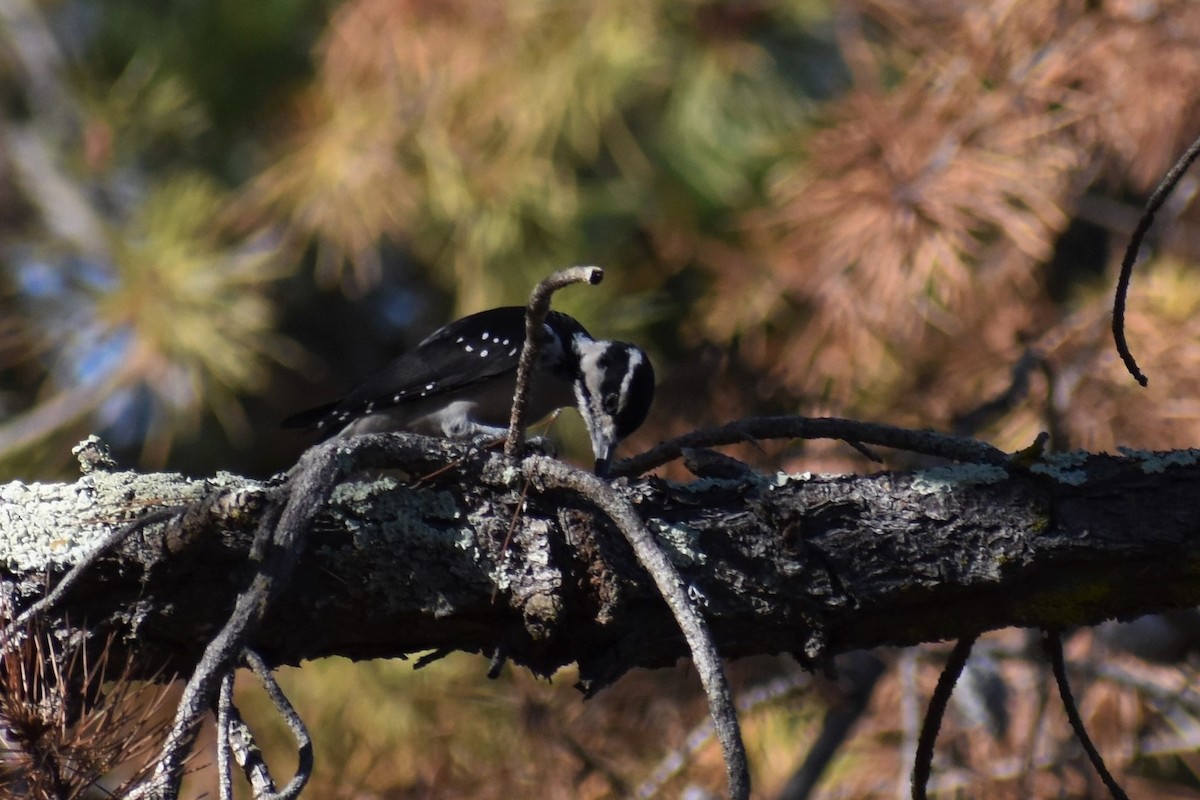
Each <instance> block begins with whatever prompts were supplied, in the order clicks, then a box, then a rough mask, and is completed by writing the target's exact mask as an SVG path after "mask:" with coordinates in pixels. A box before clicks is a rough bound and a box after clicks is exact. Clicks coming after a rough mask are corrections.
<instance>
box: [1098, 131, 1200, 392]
mask: <svg viewBox="0 0 1200 800" xmlns="http://www.w3.org/2000/svg"><path fill="white" fill-rule="evenodd" d="M1198 156H1200V138H1197V139H1196V141H1194V142H1192V144H1191V146H1190V147H1188V149H1187V150H1186V151H1185V152H1184V154H1183V155H1182V156H1180V157H1179V160H1178V161H1176V162H1175V165H1174V166H1172V167H1171V170H1170V172H1168V173H1167V175H1166V177H1165V178H1163V179H1162V183H1160V184H1159V185H1158V188H1156V189H1155V190H1154V194H1152V195H1150V200H1149V201H1148V202H1147V203H1146V210H1145V211H1143V212H1142V216H1141V217H1140V218H1139V219H1138V224H1137V227H1136V228H1134V231H1133V235H1132V236H1130V237H1129V245H1128V246H1127V247H1126V248H1125V257H1124V258H1122V259H1121V274H1120V276H1119V277H1118V278H1117V292H1116V296H1115V297H1114V298H1113V319H1112V332H1113V342H1114V343H1115V344H1116V346H1117V353H1119V354H1120V356H1121V360H1122V361H1123V362H1125V368H1126V369H1127V370H1129V374H1130V375H1132V376H1133V377H1134V379H1135V380H1137V382H1138V383H1140V384H1141V385H1142V386H1146V385H1147V384H1148V383H1149V382H1150V379H1149V378H1147V377H1146V376H1145V374H1143V373H1142V370H1141V369H1140V368H1139V367H1138V364H1137V360H1136V359H1134V357H1133V353H1132V352H1130V350H1129V343H1128V342H1127V341H1126V340H1125V301H1126V298H1127V296H1128V295H1129V281H1130V278H1131V277H1132V276H1133V265H1134V264H1135V263H1136V262H1137V256H1138V251H1139V250H1140V249H1141V247H1142V239H1144V238H1145V237H1146V234H1147V233H1148V232H1149V231H1150V226H1152V225H1153V224H1154V215H1155V214H1157V213H1158V210H1159V209H1160V208H1162V204H1163V203H1165V202H1166V201H1167V198H1168V197H1169V196H1170V195H1171V192H1173V191H1174V190H1175V187H1176V185H1178V183H1179V180H1180V178H1182V177H1183V174H1184V173H1185V172H1187V170H1188V167H1190V166H1191V165H1192V162H1193V161H1195V160H1196V158H1197V157H1198Z"/></svg>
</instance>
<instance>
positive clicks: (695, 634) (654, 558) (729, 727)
mask: <svg viewBox="0 0 1200 800" xmlns="http://www.w3.org/2000/svg"><path fill="white" fill-rule="evenodd" d="M522 466H523V469H524V472H525V475H526V477H527V478H528V479H529V480H531V481H532V482H533V483H534V484H535V485H536V486H540V487H551V488H555V487H557V488H564V489H570V490H572V491H575V492H578V493H579V494H580V495H582V496H583V497H586V498H587V499H588V500H589V501H590V502H592V503H595V504H596V506H598V507H599V508H600V509H601V510H602V511H604V513H605V514H607V515H608V516H609V518H610V519H612V521H613V523H614V524H615V525H616V526H617V528H618V529H619V530H620V531H621V534H622V535H623V536H624V537H625V539H626V541H628V542H629V545H630V547H632V548H633V552H634V554H635V555H636V556H637V559H638V562H639V563H640V564H641V565H642V566H643V567H645V569H646V571H647V572H649V573H650V577H651V578H652V579H653V580H654V583H655V585H656V586H657V587H658V591H659V593H660V594H661V595H662V597H663V599H664V600H666V601H667V606H668V607H670V609H671V613H672V614H673V615H674V616H675V620H676V622H678V623H679V627H680V630H682V631H683V635H684V638H685V639H687V643H688V646H689V648H690V649H691V652H692V662H693V663H694V664H695V666H696V672H697V673H698V674H699V676H700V682H701V683H702V684H703V686H704V692H705V694H706V695H707V697H708V710H709V713H710V714H711V715H712V718H713V725H714V726H715V727H716V731H717V739H718V740H719V741H720V742H721V749H722V750H723V751H724V754H725V768H726V771H727V772H728V775H729V797H730V799H731V800H746V798H748V797H749V796H750V767H749V763H748V761H747V758H746V747H745V745H744V744H743V743H742V735H741V730H740V728H739V725H738V718H737V711H736V710H735V709H734V707H733V697H732V694H731V692H730V690H729V682H728V680H727V679H726V677H725V670H724V668H723V667H722V665H721V657H720V654H719V653H718V652H717V647H716V644H715V643H714V641H713V638H712V633H711V632H710V631H709V629H708V623H707V622H706V621H705V619H704V616H703V615H702V614H701V613H700V611H699V609H698V608H697V607H696V604H695V602H694V601H693V600H692V599H691V598H690V597H689V596H688V592H687V589H686V588H685V587H684V583H683V579H682V578H681V577H680V575H679V572H678V570H676V569H675V565H674V564H672V563H671V560H670V558H668V557H667V554H666V552H665V551H663V549H662V547H661V546H660V545H659V544H658V542H657V540H655V538H654V536H653V535H652V534H651V533H650V531H649V530H648V529H647V528H646V526H645V524H643V522H642V520H641V518H640V517H639V516H638V514H637V512H636V511H635V510H634V509H633V506H631V505H630V504H629V502H628V501H627V500H624V499H623V498H621V497H620V496H619V495H618V494H617V493H616V492H615V491H613V489H612V487H611V486H609V485H608V484H607V483H605V482H604V481H603V480H601V479H600V478H597V477H596V476H595V475H592V474H590V473H587V472H583V471H582V470H578V469H575V468H573V467H570V466H568V465H566V464H564V463H562V462H561V461H555V460H554V459H551V458H546V457H544V456H530V457H529V458H527V459H525V460H524V461H523V462H522Z"/></svg>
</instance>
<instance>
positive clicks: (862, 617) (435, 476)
mask: <svg viewBox="0 0 1200 800" xmlns="http://www.w3.org/2000/svg"><path fill="white" fill-rule="evenodd" d="M1198 462H1200V452H1198V451H1177V452H1173V453H1168V454H1152V453H1133V452H1128V453H1126V454H1125V455H1123V456H1120V457H1116V456H1103V455H1087V454H1066V455H1051V456H1043V457H1041V458H1040V459H1038V460H1037V461H1036V462H1035V463H1033V464H1032V465H1031V466H1024V465H1013V466H1009V467H1000V466H995V465H961V466H956V467H940V468H936V469H930V470H924V471H919V472H907V473H880V474H876V475H869V476H855V475H850V476H813V475H790V476H789V475H765V476H763V475H750V474H747V475H745V476H742V477H734V478H725V479H719V480H714V479H700V480H696V481H693V482H690V483H685V484H680V483H673V482H668V481H664V480H660V479H657V478H643V479H638V480H634V481H630V482H627V483H625V482H622V483H620V484H619V485H618V490H619V492H620V494H621V495H622V496H624V497H625V498H627V499H628V500H629V501H630V502H632V504H633V505H634V507H635V508H636V509H637V510H638V512H639V513H640V514H641V515H642V517H643V518H644V519H646V520H647V522H648V525H649V526H650V528H651V530H652V531H654V532H655V533H656V535H657V536H658V538H659V540H660V541H661V542H662V543H663V545H664V546H665V547H666V548H667V549H668V551H669V552H670V554H671V557H672V559H673V561H674V562H675V564H676V566H677V567H678V569H679V571H680V572H681V574H682V576H683V578H684V580H685V581H686V582H687V584H688V588H689V592H690V593H692V595H693V596H694V597H696V598H698V599H700V601H701V605H702V606H703V608H704V609H705V612H706V614H707V616H708V619H709V621H710V623H711V625H712V627H713V630H714V633H715V635H716V637H717V641H718V644H719V646H720V649H721V652H722V654H723V655H724V656H725V657H729V658H732V657H737V656H742V655H748V654H752V653H776V652H791V653H794V654H796V655H797V656H798V657H800V658H801V659H803V660H807V661H813V662H820V661H822V660H823V659H825V658H828V657H830V656H832V655H834V654H837V653H840V652H844V651H848V650H854V649H860V648H868V647H873V646H876V645H881V644H894V645H909V644H915V643H918V642H924V641H933V640H939V639H947V638H955V637H958V636H961V635H964V634H969V633H972V632H977V631H981V630H987V629H991V628H996V627H1002V626H1008V625H1022V626H1044V627H1052V628H1062V627H1065V626H1071V625H1080V624H1090V623H1095V622H1098V621H1100V620H1102V619H1105V618H1109V617H1129V616H1133V615H1137V614H1142V613H1148V612H1152V611H1159V610H1162V609H1165V608H1172V607H1182V606H1189V605H1197V604H1200V579H1198V578H1200V530H1198V529H1200V513H1198V512H1200V463H1198ZM520 475H521V472H520V471H519V470H518V469H517V468H516V467H515V466H514V465H513V464H512V463H511V462H508V461H506V460H505V459H504V458H503V457H502V456H501V455H499V454H493V453H479V452H473V451H471V450H470V449H469V448H464V447H462V446H459V445H456V444H453V443H450V442H446V441H440V440H428V445H427V447H425V449H424V454H423V456H422V457H421V458H420V459H417V460H414V462H413V463H409V464H395V465H391V468H389V469H386V470H377V471H374V472H372V473H371V474H363V475H360V476H358V477H355V478H353V479H351V480H347V481H345V482H343V483H342V484H341V485H340V486H339V487H338V488H337V490H336V491H335V492H334V494H333V497H332V499H331V501H330V502H329V503H328V506H327V508H326V510H325V512H324V513H323V514H322V516H321V518H320V521H319V523H318V525H317V527H316V529H315V530H313V531H312V532H311V533H310V536H309V540H308V543H307V548H306V550H305V553H304V555H303V558H302V559H301V561H300V563H299V564H298V566H297V569H296V572H295V573H294V576H293V578H292V581H291V583H290V585H289V586H288V588H287V589H286V591H285V592H284V594H283V595H282V596H281V597H280V598H279V601H278V602H276V603H274V604H273V607H272V608H270V609H268V611H267V616H266V618H265V619H264V621H263V624H262V626H261V627H260V628H259V629H258V631H257V633H256V634H255V635H254V638H253V643H252V644H253V647H254V649H255V650H256V651H257V652H259V653H261V654H262V655H263V657H264V658H265V660H266V661H267V663H268V664H271V665H278V664H284V663H297V662H299V661H301V660H303V659H309V658H317V657H320V656H325V655H333V654H339V655H344V656H348V657H351V658H369V657H394V656H401V655H405V654H409V653H416V652H422V651H429V650H465V651H478V652H489V653H490V652H492V651H494V650H495V649H496V648H500V649H501V650H502V651H503V652H504V653H505V654H506V655H507V656H508V657H509V658H510V659H512V660H513V661H515V662H518V663H521V664H524V665H527V666H528V667H530V668H531V669H533V670H535V671H537V672H539V673H543V674H545V673H550V672H553V671H554V670H555V669H557V668H558V667H560V666H562V665H564V664H567V663H570V662H577V663H578V664H579V669H580V675H581V678H582V682H583V687H584V688H585V689H586V690H589V691H592V690H595V689H597V688H599V687H600V686H603V685H605V684H606V683H609V682H611V681H613V680H615V679H616V678H618V677H619V676H620V675H621V674H623V673H624V672H625V671H627V670H629V669H630V668H632V667H635V666H647V667H653V666H661V665H666V664H670V663H672V662H673V661H675V660H676V659H678V658H679V657H681V656H684V655H686V653H687V646H686V643H685V642H684V639H683V636H682V635H681V634H680V632H679V629H678V626H677V625H676V623H675V621H674V620H673V619H672V617H671V614H670V613H669V611H668V610H667V608H666V607H665V605H664V604H663V601H662V599H661V597H660V596H659V594H658V592H657V591H656V589H655V587H654V585H653V583H652V582H651V581H650V579H649V577H648V576H647V575H646V574H645V573H644V572H643V571H642V570H641V568H640V567H638V566H637V564H636V561H635V559H634V557H633V554H632V552H631V551H630V549H629V547H628V545H627V544H626V543H625V542H624V540H623V539H622V537H621V536H620V535H619V534H618V533H617V531H616V530H615V529H614V527H613V525H612V523H611V522H610V521H609V520H608V519H607V518H606V517H605V516H604V515H603V513H601V512H600V511H598V510H597V509H596V508H595V507H594V506H593V505H592V504H591V503H589V501H588V498H586V497H582V496H580V495H578V494H577V493H575V492H571V491H565V490H561V489H547V490H539V489H538V488H537V487H534V486H529V485H527V484H526V483H525V482H524V481H523V480H522V479H521V477H520ZM202 500H207V501H208V508H209V509H210V510H211V509H216V511H215V512H212V513H210V514H208V515H193V516H192V518H189V517H186V516H184V517H177V518H176V519H175V520H173V521H171V522H166V523H159V524H155V525H151V526H147V527H146V528H145V529H144V530H142V531H139V532H138V533H137V534H135V535H134V536H133V537H131V539H130V540H129V541H127V542H125V543H123V544H122V545H120V546H119V547H117V548H116V549H114V550H113V552H112V553H111V554H110V555H108V556H107V557H105V558H104V559H102V560H101V561H100V562H99V563H98V564H97V565H96V566H95V568H94V569H92V570H91V571H90V572H89V573H88V574H87V575H86V577H85V578H84V579H83V580H82V581H81V582H80V583H79V584H78V585H76V586H74V587H73V588H72V589H71V591H70V592H69V593H68V594H67V595H66V597H65V598H64V599H63V601H62V603H61V604H60V605H59V606H58V607H56V608H55V609H54V610H53V612H52V613H51V615H50V617H49V619H48V622H49V624H52V625H59V624H62V621H63V620H70V622H71V624H72V625H75V626H78V625H81V624H87V625H89V626H103V627H115V628H116V629H117V630H119V631H120V632H122V633H123V634H124V635H125V641H126V642H127V643H128V644H129V647H130V650H131V651H133V652H135V653H136V654H137V656H138V657H139V660H140V661H142V662H143V663H144V664H145V665H146V669H147V670H148V671H149V670H153V669H156V668H159V667H164V666H165V668H166V669H167V671H168V672H178V673H181V674H187V673H189V672H190V671H191V670H192V669H193V667H194V666H195V661H196V659H197V658H198V657H199V655H200V654H201V653H202V652H203V649H204V647H205V644H206V643H207V641H208V640H209V638H211V636H212V634H213V632H214V631H215V630H216V629H218V628H219V626H220V625H221V624H222V623H223V622H224V621H225V620H226V619H227V618H228V616H229V614H230V611H231V609H232V607H233V604H234V601H235V599H236V596H237V593H238V592H239V591H240V590H242V589H244V588H245V586H246V585H247V583H248V582H249V580H250V578H251V576H252V574H253V564H252V563H251V561H250V560H249V555H248V554H249V551H250V544H251V541H252V538H253V534H254V531H255V527H256V525H257V523H258V521H259V519H260V518H261V517H262V515H263V514H267V513H278V505H277V504H278V503H279V502H281V501H280V497H279V491H278V488H277V487H276V486H274V485H272V484H266V483H259V482H255V481H250V480H246V479H243V478H239V477H237V476H233V475H218V476H216V477H214V478H210V479H207V480H191V479H187V478H184V477H183V476H180V475H171V474H157V475H139V474H135V473H131V472H119V471H104V470H103V469H94V470H93V471H92V472H90V473H89V474H86V475H84V476H83V477H81V478H80V479H79V480H78V481H76V482H75V483H72V484H54V485H47V484H28V485H23V484H19V483H12V484H8V485H6V486H3V487H0V563H2V564H3V573H2V578H3V589H4V591H5V593H6V595H7V596H8V598H9V599H10V600H11V601H12V602H13V603H14V604H15V606H16V607H17V608H18V609H19V608H22V607H24V606H27V605H28V604H29V603H30V602H32V601H33V600H34V599H36V598H37V597H39V596H41V595H42V594H44V592H45V587H46V586H47V584H48V583H49V584H53V583H54V581H56V580H57V579H58V578H59V577H61V574H62V573H63V572H64V570H65V569H66V568H67V567H68V566H69V565H71V564H73V563H75V562H77V561H78V560H79V558H81V557H82V556H83V554H85V553H86V552H87V551H88V550H89V549H90V548H91V547H92V546H94V543H95V542H97V541H99V540H101V539H103V538H104V537H105V536H106V535H107V534H109V533H110V532H111V531H112V530H113V528H114V527H116V526H120V525H122V524H124V523H126V522H127V521H128V520H130V519H133V518H135V517H137V516H138V515H140V514H143V513H146V512H147V511H151V510H155V509H162V508H167V507H178V508H183V507H186V506H188V505H189V504H195V503H197V502H199V501H202ZM205 518H207V519H208V520H209V522H210V523H211V524H206V525H200V524H198V523H197V522H196V520H197V519H205ZM189 519H190V521H189Z"/></svg>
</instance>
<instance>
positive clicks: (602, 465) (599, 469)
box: [595, 454, 612, 478]
mask: <svg viewBox="0 0 1200 800" xmlns="http://www.w3.org/2000/svg"><path fill="white" fill-rule="evenodd" d="M611 466H612V455H611V454H609V455H606V456H605V457H604V458H597V459H596V470H595V472H596V475H598V476H599V477H601V478H607V477H608V470H609V467H611Z"/></svg>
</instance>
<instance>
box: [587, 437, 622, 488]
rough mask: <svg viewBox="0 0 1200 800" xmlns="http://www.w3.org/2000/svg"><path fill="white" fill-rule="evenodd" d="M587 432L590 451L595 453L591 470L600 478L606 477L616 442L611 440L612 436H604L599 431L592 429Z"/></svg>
mask: <svg viewBox="0 0 1200 800" xmlns="http://www.w3.org/2000/svg"><path fill="white" fill-rule="evenodd" d="M588 433H590V434H591V440H592V452H593V453H595V454H596V468H595V470H593V471H594V472H595V473H596V474H597V475H599V476H600V477H601V478H604V477H607V476H608V470H609V467H611V466H612V457H613V451H614V450H616V449H617V443H616V442H614V441H612V437H609V436H605V435H604V434H603V433H602V432H600V431H595V430H593V431H589V432H588Z"/></svg>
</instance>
